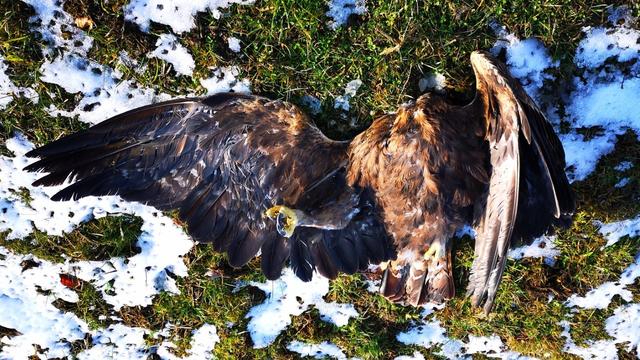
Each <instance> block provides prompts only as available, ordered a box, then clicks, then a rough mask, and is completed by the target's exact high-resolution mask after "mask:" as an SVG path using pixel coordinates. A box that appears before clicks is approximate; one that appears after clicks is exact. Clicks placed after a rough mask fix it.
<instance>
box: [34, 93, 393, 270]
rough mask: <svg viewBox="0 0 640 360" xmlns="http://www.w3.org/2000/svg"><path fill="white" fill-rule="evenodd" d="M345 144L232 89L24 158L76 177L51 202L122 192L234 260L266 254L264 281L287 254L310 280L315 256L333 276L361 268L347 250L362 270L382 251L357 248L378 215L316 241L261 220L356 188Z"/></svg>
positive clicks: (139, 112) (54, 179) (136, 115)
mask: <svg viewBox="0 0 640 360" xmlns="http://www.w3.org/2000/svg"><path fill="white" fill-rule="evenodd" d="M347 147H348V143H345V142H336V141H332V140H330V139H328V138H326V137H325V136H324V135H323V134H322V133H321V132H320V130H318V129H317V128H316V127H315V126H314V125H313V123H312V122H311V121H310V120H309V118H308V117H307V116H305V115H304V114H303V113H302V112H300V111H299V110H298V109H297V108H296V107H295V106H293V105H291V104H288V103H284V102H282V101H271V100H269V99H266V98H262V97H257V96H251V95H242V94H234V93H226V94H218V95H214V96H211V97H207V98H204V99H180V100H173V101H168V102H164V103H158V104H153V105H149V106H145V107H142V108H138V109H135V110H131V111H129V112H126V113H124V114H121V115H118V116H115V117H113V118H111V119H109V120H106V121H104V122H102V123H100V124H98V125H96V126H93V127H91V128H89V129H87V130H85V131H81V132H78V133H76V134H72V135H69V136H67V137H64V138H62V139H59V140H57V141H55V142H53V143H50V144H47V145H45V146H43V147H40V148H37V149H35V150H33V151H31V152H30V153H29V154H28V156H31V157H38V158H40V159H39V160H38V161H36V162H35V163H33V164H31V165H29V166H28V167H27V169H28V170H32V171H36V170H41V171H45V172H47V173H48V174H47V175H45V176H44V177H42V178H41V179H39V180H38V181H36V182H35V185H59V184H62V183H63V182H64V181H65V180H71V181H72V183H71V184H70V185H69V186H67V187H66V188H64V189H63V190H62V191H60V192H59V193H57V194H56V195H54V197H53V199H54V200H67V199H74V198H79V197H84V196H91V195H93V196H100V195H120V196H121V197H122V198H124V199H125V200H129V201H139V202H143V203H148V204H150V205H152V206H155V207H157V208H159V209H162V210H168V209H179V217H180V218H181V219H182V220H183V221H185V222H186V224H187V230H188V232H189V234H190V235H191V236H192V237H193V238H194V239H195V240H198V241H201V242H211V243H213V245H214V247H215V249H216V250H218V251H226V252H227V253H228V255H229V263H230V264H231V265H232V266H241V265H243V264H245V263H246V262H248V261H249V260H250V259H251V258H252V257H253V256H255V255H256V253H257V252H258V251H259V250H261V253H262V269H263V272H264V273H265V274H266V276H267V277H268V278H270V279H274V278H277V277H279V276H280V273H281V270H282V267H283V265H284V263H285V262H286V260H287V259H288V258H289V257H290V256H291V260H292V263H293V265H294V268H295V270H296V273H297V274H298V275H299V276H300V277H301V278H303V279H305V280H308V279H310V278H311V272H312V271H313V270H314V269H315V268H316V262H318V263H320V265H319V270H320V271H323V272H325V273H326V274H328V275H333V276H335V275H334V274H336V273H337V272H338V271H347V272H349V271H351V270H353V271H355V270H354V269H353V268H354V266H353V264H352V263H345V261H342V259H341V258H340V256H345V255H346V256H349V257H351V258H355V259H358V258H361V259H364V260H363V261H364V262H365V263H362V262H363V261H359V262H358V261H356V262H355V264H356V266H355V267H356V268H362V267H364V266H366V263H367V262H368V261H369V260H371V261H378V259H380V260H379V261H382V260H385V259H384V258H385V257H386V256H387V255H386V254H384V253H381V252H379V251H377V250H376V249H370V248H367V247H364V246H361V245H362V244H363V242H366V241H365V240H366V239H365V238H364V237H362V236H361V234H365V233H366V231H364V232H363V231H355V232H354V229H358V226H359V225H360V224H362V221H365V222H366V221H374V222H375V218H370V217H365V218H362V216H363V215H367V216H368V215H371V214H372V213H371V212H363V214H362V215H360V217H359V218H358V217H356V218H354V219H353V220H354V221H352V223H351V224H349V226H347V228H345V229H343V230H341V231H339V232H331V231H328V230H327V231H324V230H319V229H315V230H309V231H306V232H307V233H308V232H311V233H312V235H313V237H312V238H310V239H306V238H304V239H303V238H301V234H302V233H303V231H302V230H300V231H297V232H296V233H294V236H293V237H292V238H290V239H287V238H283V237H281V236H280V235H279V234H278V232H277V231H276V229H275V226H274V223H273V221H272V220H270V219H267V218H265V216H264V212H265V210H266V209H268V208H270V207H272V206H274V205H280V204H284V205H286V206H291V207H294V208H295V207H301V206H304V207H305V210H313V209H314V208H317V207H322V206H326V205H327V202H331V201H335V200H336V199H339V198H341V195H344V193H345V192H346V193H351V192H354V191H355V189H353V188H351V187H348V186H346V183H345V181H344V180H343V178H344V176H343V175H341V174H343V170H342V169H343V168H344V166H345V164H346V161H347V153H346V150H347ZM366 230H367V231H374V230H375V231H378V230H379V228H378V227H376V226H373V227H366ZM325 232H326V233H325ZM353 234H355V238H354V237H353V236H354V235H353ZM347 235H349V236H347ZM313 239H321V240H323V239H324V240H323V241H321V242H320V243H318V242H317V241H316V242H314V241H311V240H313ZM343 239H346V240H344V241H343ZM361 239H362V240H361ZM300 244H303V245H302V246H307V247H309V249H302V250H301V249H300V246H301V245H300ZM349 244H353V246H351V247H349ZM336 248H337V249H340V250H341V251H336V250H335V249H336ZM305 251H306V252H305ZM372 251H373V252H372ZM351 272H352V271H351Z"/></svg>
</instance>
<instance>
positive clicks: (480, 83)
mask: <svg viewBox="0 0 640 360" xmlns="http://www.w3.org/2000/svg"><path fill="white" fill-rule="evenodd" d="M471 63H472V65H473V68H474V71H475V74H476V83H477V85H476V86H477V94H476V99H475V100H474V102H473V103H472V104H471V105H470V108H471V109H475V111H477V112H479V113H480V115H481V118H482V119H484V123H485V126H486V129H487V130H486V139H487V141H488V143H489V149H490V150H489V151H490V161H491V178H490V184H489V188H488V191H487V192H486V193H485V196H484V197H483V198H482V199H481V200H480V201H479V202H478V203H477V204H476V212H475V221H476V232H477V235H476V247H475V259H474V263H473V266H472V269H471V276H470V279H469V286H468V289H467V293H468V294H469V295H470V296H471V299H472V302H473V304H474V305H476V306H483V307H484V310H485V312H489V311H490V310H491V308H492V306H493V301H494V299H495V295H496V291H497V288H498V285H499V283H500V279H501V277H502V272H503V270H504V266H505V261H506V253H507V250H508V247H509V245H510V244H512V243H514V242H517V241H520V240H528V239H530V238H532V237H536V236H540V235H542V234H543V233H544V232H546V231H547V230H548V229H549V227H550V225H551V224H552V223H554V222H560V223H564V222H566V221H562V220H566V219H569V218H570V216H571V214H573V212H574V211H575V201H574V197H573V193H572V191H571V188H570V186H569V182H568V180H567V178H566V175H565V173H564V168H565V160H564V151H563V149H562V145H561V143H560V141H559V139H558V138H557V136H556V135H555V133H554V131H553V127H552V126H551V125H550V124H549V123H548V121H547V120H546V119H545V117H544V115H543V114H542V113H541V111H540V110H539V109H538V108H537V106H536V105H535V103H534V102H533V101H532V100H531V99H530V98H529V96H528V95H527V94H526V93H525V91H524V90H523V89H522V86H521V85H520V84H519V83H518V82H517V81H516V80H514V79H513V78H512V77H511V76H510V74H509V72H508V70H507V69H506V67H505V66H504V64H502V63H500V62H499V61H497V60H496V59H495V58H493V57H492V56H491V55H489V54H487V53H480V52H476V53H474V54H472V56H471Z"/></svg>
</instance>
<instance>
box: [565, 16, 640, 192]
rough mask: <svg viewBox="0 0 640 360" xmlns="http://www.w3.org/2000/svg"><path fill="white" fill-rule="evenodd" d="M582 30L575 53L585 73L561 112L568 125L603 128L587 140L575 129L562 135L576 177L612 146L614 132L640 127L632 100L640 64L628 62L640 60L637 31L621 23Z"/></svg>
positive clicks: (639, 97) (639, 99)
mask: <svg viewBox="0 0 640 360" xmlns="http://www.w3.org/2000/svg"><path fill="white" fill-rule="evenodd" d="M584 32H585V38H584V39H583V40H582V41H581V42H580V44H579V45H578V50H577V53H576V56H575V63H576V65H577V66H578V67H579V68H580V69H581V70H583V71H584V73H583V74H582V76H581V77H576V78H575V79H574V81H573V85H574V88H575V89H574V90H573V92H572V94H571V96H570V98H569V101H568V103H567V106H566V113H567V117H568V119H570V120H571V122H572V126H573V127H575V128H581V127H586V128H589V127H594V126H600V127H602V128H603V129H604V133H603V134H602V135H601V136H596V137H595V138H593V139H591V140H590V141H585V140H584V138H583V137H582V135H578V134H575V133H573V134H570V136H569V135H568V136H565V137H563V139H562V141H563V143H565V142H567V143H568V144H565V151H566V154H567V164H568V165H573V167H574V168H575V170H574V173H573V175H574V179H575V180H582V179H584V178H586V176H587V175H588V174H589V173H591V172H592V171H593V170H594V169H595V165H596V162H597V160H598V159H599V158H600V157H601V156H602V155H605V154H607V153H609V152H611V151H612V150H613V148H614V146H615V141H616V135H620V134H622V133H624V132H625V131H626V130H627V129H631V130H634V131H635V132H636V133H639V132H640V113H638V111H637V108H636V105H635V104H638V103H640V64H638V63H636V64H635V65H628V62H630V61H631V60H637V59H640V53H639V49H640V45H638V44H637V42H638V40H639V37H640V32H638V30H635V29H631V28H626V27H624V26H621V27H615V28H585V29H584ZM605 61H607V63H606V64H605ZM576 142H577V143H578V144H576ZM580 143H582V144H583V145H580ZM567 145H569V146H568V148H567Z"/></svg>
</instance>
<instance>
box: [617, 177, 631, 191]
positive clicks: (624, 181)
mask: <svg viewBox="0 0 640 360" xmlns="http://www.w3.org/2000/svg"><path fill="white" fill-rule="evenodd" d="M630 181H631V179H629V178H622V179H620V181H618V182H617V183H616V184H615V185H613V186H614V187H616V188H618V189H620V188H623V187H625V186H627V185H629V182H630Z"/></svg>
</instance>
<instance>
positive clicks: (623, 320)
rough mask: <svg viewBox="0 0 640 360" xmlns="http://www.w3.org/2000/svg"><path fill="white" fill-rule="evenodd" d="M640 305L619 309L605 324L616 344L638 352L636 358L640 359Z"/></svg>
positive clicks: (625, 306)
mask: <svg viewBox="0 0 640 360" xmlns="http://www.w3.org/2000/svg"><path fill="white" fill-rule="evenodd" d="M639 324H640V304H628V305H623V306H620V307H619V308H617V309H616V310H615V311H614V312H613V316H611V317H609V318H608V319H607V321H606V322H605V330H606V331H607V334H609V336H611V337H613V338H614V339H615V340H614V342H615V343H616V344H621V343H624V344H626V349H627V351H629V352H632V351H633V349H635V350H636V357H637V358H639V359H640V347H639V346H640V332H638V329H639V326H640V325H639Z"/></svg>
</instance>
